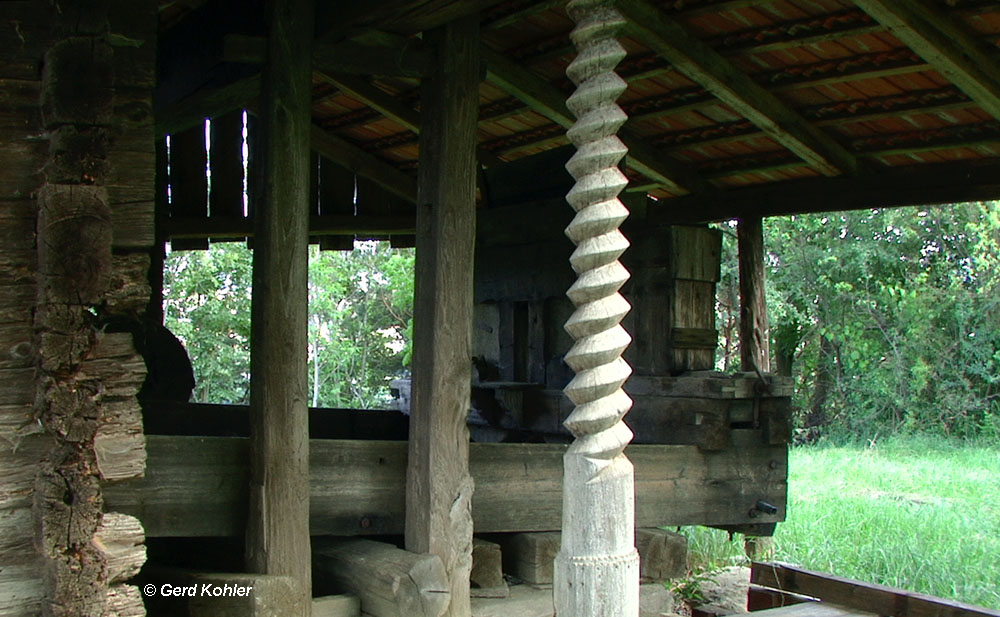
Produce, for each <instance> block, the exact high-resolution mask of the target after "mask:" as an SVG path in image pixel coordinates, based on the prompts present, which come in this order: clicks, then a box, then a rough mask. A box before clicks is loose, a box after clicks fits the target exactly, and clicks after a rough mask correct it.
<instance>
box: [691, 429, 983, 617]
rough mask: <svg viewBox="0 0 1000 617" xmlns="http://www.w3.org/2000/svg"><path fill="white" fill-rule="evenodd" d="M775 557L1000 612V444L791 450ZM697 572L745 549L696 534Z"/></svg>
mask: <svg viewBox="0 0 1000 617" xmlns="http://www.w3.org/2000/svg"><path fill="white" fill-rule="evenodd" d="M790 474H791V475H790V478H789V504H788V513H787V521H786V522H785V523H783V524H781V525H779V526H778V531H777V533H776V534H775V555H774V559H776V560H779V561H785V562H790V563H795V564H798V565H800V566H802V567H805V568H808V569H812V570H819V571H822V572H828V573H833V574H837V575H840V576H846V577H850V578H855V579H859V580H864V581H869V582H873V583H881V584H884V585H890V586H893V587H901V588H903V589H908V590H911V591H919V592H922V593H928V594H932V595H936V596H941V597H945V598H953V599H955V600H960V601H963V602H969V603H972V604H979V605H982V606H986V607H990V608H994V609H1000V447H997V446H996V445H993V446H976V445H961V444H955V443H952V442H946V441H943V440H930V439H926V438H896V439H892V440H888V441H883V442H880V443H877V444H874V445H866V446H845V447H834V446H810V447H798V448H793V449H792V451H791V461H790ZM686 533H687V534H688V536H689V538H690V542H691V554H692V567H693V568H694V569H695V570H696V571H698V570H699V569H712V568H715V567H719V566H724V565H729V564H731V563H734V562H738V561H740V560H741V558H742V557H741V556H742V542H740V541H737V542H728V541H727V537H726V534H725V533H724V532H719V531H717V530H709V529H702V528H696V529H688V530H686Z"/></svg>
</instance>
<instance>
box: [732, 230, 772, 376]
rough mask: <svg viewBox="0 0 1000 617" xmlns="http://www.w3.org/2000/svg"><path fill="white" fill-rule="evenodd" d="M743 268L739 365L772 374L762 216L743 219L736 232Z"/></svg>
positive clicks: (749, 369)
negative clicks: (765, 288)
mask: <svg viewBox="0 0 1000 617" xmlns="http://www.w3.org/2000/svg"><path fill="white" fill-rule="evenodd" d="M736 235H737V240H738V244H739V267H740V365H741V367H742V369H743V370H744V371H748V372H749V371H760V372H761V373H769V372H770V371H771V351H770V348H771V345H770V342H769V337H770V333H769V326H768V323H767V298H766V296H765V290H764V224H763V219H761V217H759V216H755V217H748V218H744V219H740V224H739V227H738V228H737V230H736Z"/></svg>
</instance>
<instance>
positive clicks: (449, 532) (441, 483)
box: [406, 15, 480, 617]
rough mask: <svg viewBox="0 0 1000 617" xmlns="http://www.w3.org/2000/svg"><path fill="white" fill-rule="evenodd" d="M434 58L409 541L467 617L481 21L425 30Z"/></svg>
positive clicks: (426, 97)
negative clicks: (437, 565)
mask: <svg viewBox="0 0 1000 617" xmlns="http://www.w3.org/2000/svg"><path fill="white" fill-rule="evenodd" d="M424 40H425V41H426V42H427V43H428V44H430V45H432V46H433V49H434V50H435V53H436V54H437V63H436V64H435V66H434V67H433V69H432V70H431V71H430V73H429V74H428V75H427V77H426V78H425V79H424V80H423V82H422V83H421V118H420V120H421V126H422V129H423V130H422V131H421V133H420V152H421V153H423V156H422V158H421V165H420V168H419V176H418V200H417V203H418V204H419V205H418V210H417V258H416V266H415V269H416V272H415V286H416V291H415V302H414V311H413V323H414V328H413V330H414V331H413V367H414V372H413V398H412V404H411V412H410V440H409V459H408V460H409V464H408V466H407V483H406V548H407V549H408V550H411V551H413V552H415V553H433V554H435V555H437V556H439V557H440V558H441V560H442V562H443V563H444V568H445V571H446V572H447V575H448V580H449V589H450V601H449V602H450V604H449V606H448V608H447V611H446V612H445V614H447V615H448V616H449V617H468V615H469V614H470V611H471V609H470V605H469V571H470V570H471V568H472V499H473V483H472V478H471V476H470V475H469V430H468V428H467V427H466V424H465V418H466V415H467V413H468V404H469V393H470V382H471V369H472V361H471V351H470V346H471V337H472V269H473V245H474V243H475V225H476V214H475V209H476V205H475V204H476V163H475V161H476V159H475V148H476V122H477V116H478V111H479V54H478V50H479V45H480V43H479V20H478V16H475V15H472V16H467V17H464V18H462V19H461V20H459V21H456V22H454V23H451V24H448V25H446V26H443V27H441V28H440V29H437V30H433V31H431V32H428V33H426V36H425V38H424Z"/></svg>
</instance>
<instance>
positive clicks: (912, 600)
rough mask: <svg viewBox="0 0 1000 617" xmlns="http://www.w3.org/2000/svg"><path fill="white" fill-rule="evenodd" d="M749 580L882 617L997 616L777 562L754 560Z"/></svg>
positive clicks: (999, 614) (985, 610) (999, 616)
mask: <svg viewBox="0 0 1000 617" xmlns="http://www.w3.org/2000/svg"><path fill="white" fill-rule="evenodd" d="M750 582H751V583H752V584H756V585H763V586H765V587H772V588H774V589H780V590H782V591H785V592H791V593H795V594H800V595H804V596H811V597H813V598H819V599H820V600H822V601H823V602H824V603H827V602H829V603H831V604H836V605H839V606H842V607H847V608H851V609H854V610H858V611H864V612H865V613H871V614H876V615H884V616H885V617H1000V611H996V610H991V609H988V608H984V607H981V606H973V605H971V604H965V603H963V602H956V601H955V600H946V599H944V598H935V597H934V596H929V595H926V594H922V593H916V592H913V591H905V590H902V589H895V588H892V587H887V586H885V585H876V584H873V583H864V582H861V581H856V580H852V579H849V578H843V577H840V576H834V575H832V574H824V573H821V572H813V571H811V570H806V569H804V568H796V567H794V566H788V565H784V564H779V563H757V562H754V563H753V564H752V567H751V569H750ZM803 614H812V613H810V612H809V611H806V612H803Z"/></svg>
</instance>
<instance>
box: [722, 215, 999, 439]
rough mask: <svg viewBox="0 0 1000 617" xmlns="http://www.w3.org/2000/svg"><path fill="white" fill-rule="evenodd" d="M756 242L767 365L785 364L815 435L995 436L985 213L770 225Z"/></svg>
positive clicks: (994, 297)
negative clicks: (768, 333) (772, 359)
mask: <svg viewBox="0 0 1000 617" xmlns="http://www.w3.org/2000/svg"><path fill="white" fill-rule="evenodd" d="M765 233H766V237H765V242H766V245H767V247H768V254H767V260H768V264H767V265H768V272H767V274H768V281H767V284H768V289H767V293H768V303H769V311H770V322H771V328H772V338H773V342H772V349H773V350H774V353H775V356H776V359H777V362H776V363H775V365H776V368H777V369H778V371H779V372H782V371H788V370H789V369H790V368H791V367H794V369H795V370H794V372H792V373H790V374H793V375H794V377H795V380H796V386H797V387H796V396H795V403H796V407H797V408H798V409H799V410H800V417H799V421H800V424H801V425H802V426H803V428H806V429H810V432H811V436H813V437H815V436H816V435H818V434H819V432H820V431H823V432H825V433H826V434H837V433H839V434H841V435H844V436H865V437H869V438H870V437H873V436H875V435H878V434H883V435H884V434H886V433H893V432H900V431H905V432H920V431H933V432H944V433H947V434H951V435H956V436H961V437H969V436H973V435H977V434H984V433H987V434H993V435H1000V430H998V428H1000V409H998V396H1000V393H998V385H1000V375H998V372H1000V249H998V247H1000V218H998V213H997V209H996V206H995V205H993V204H961V205H955V206H945V207H938V208H928V209H924V210H917V209H915V208H900V209H888V210H870V211H861V212H845V213H832V214H827V215H825V216H795V217H784V218H772V219H768V220H767V222H766V227H765ZM732 267H733V266H730V268H732ZM724 281H725V278H724ZM724 304H725V303H724V302H721V301H720V307H722V306H724ZM821 427H822V428H821Z"/></svg>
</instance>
